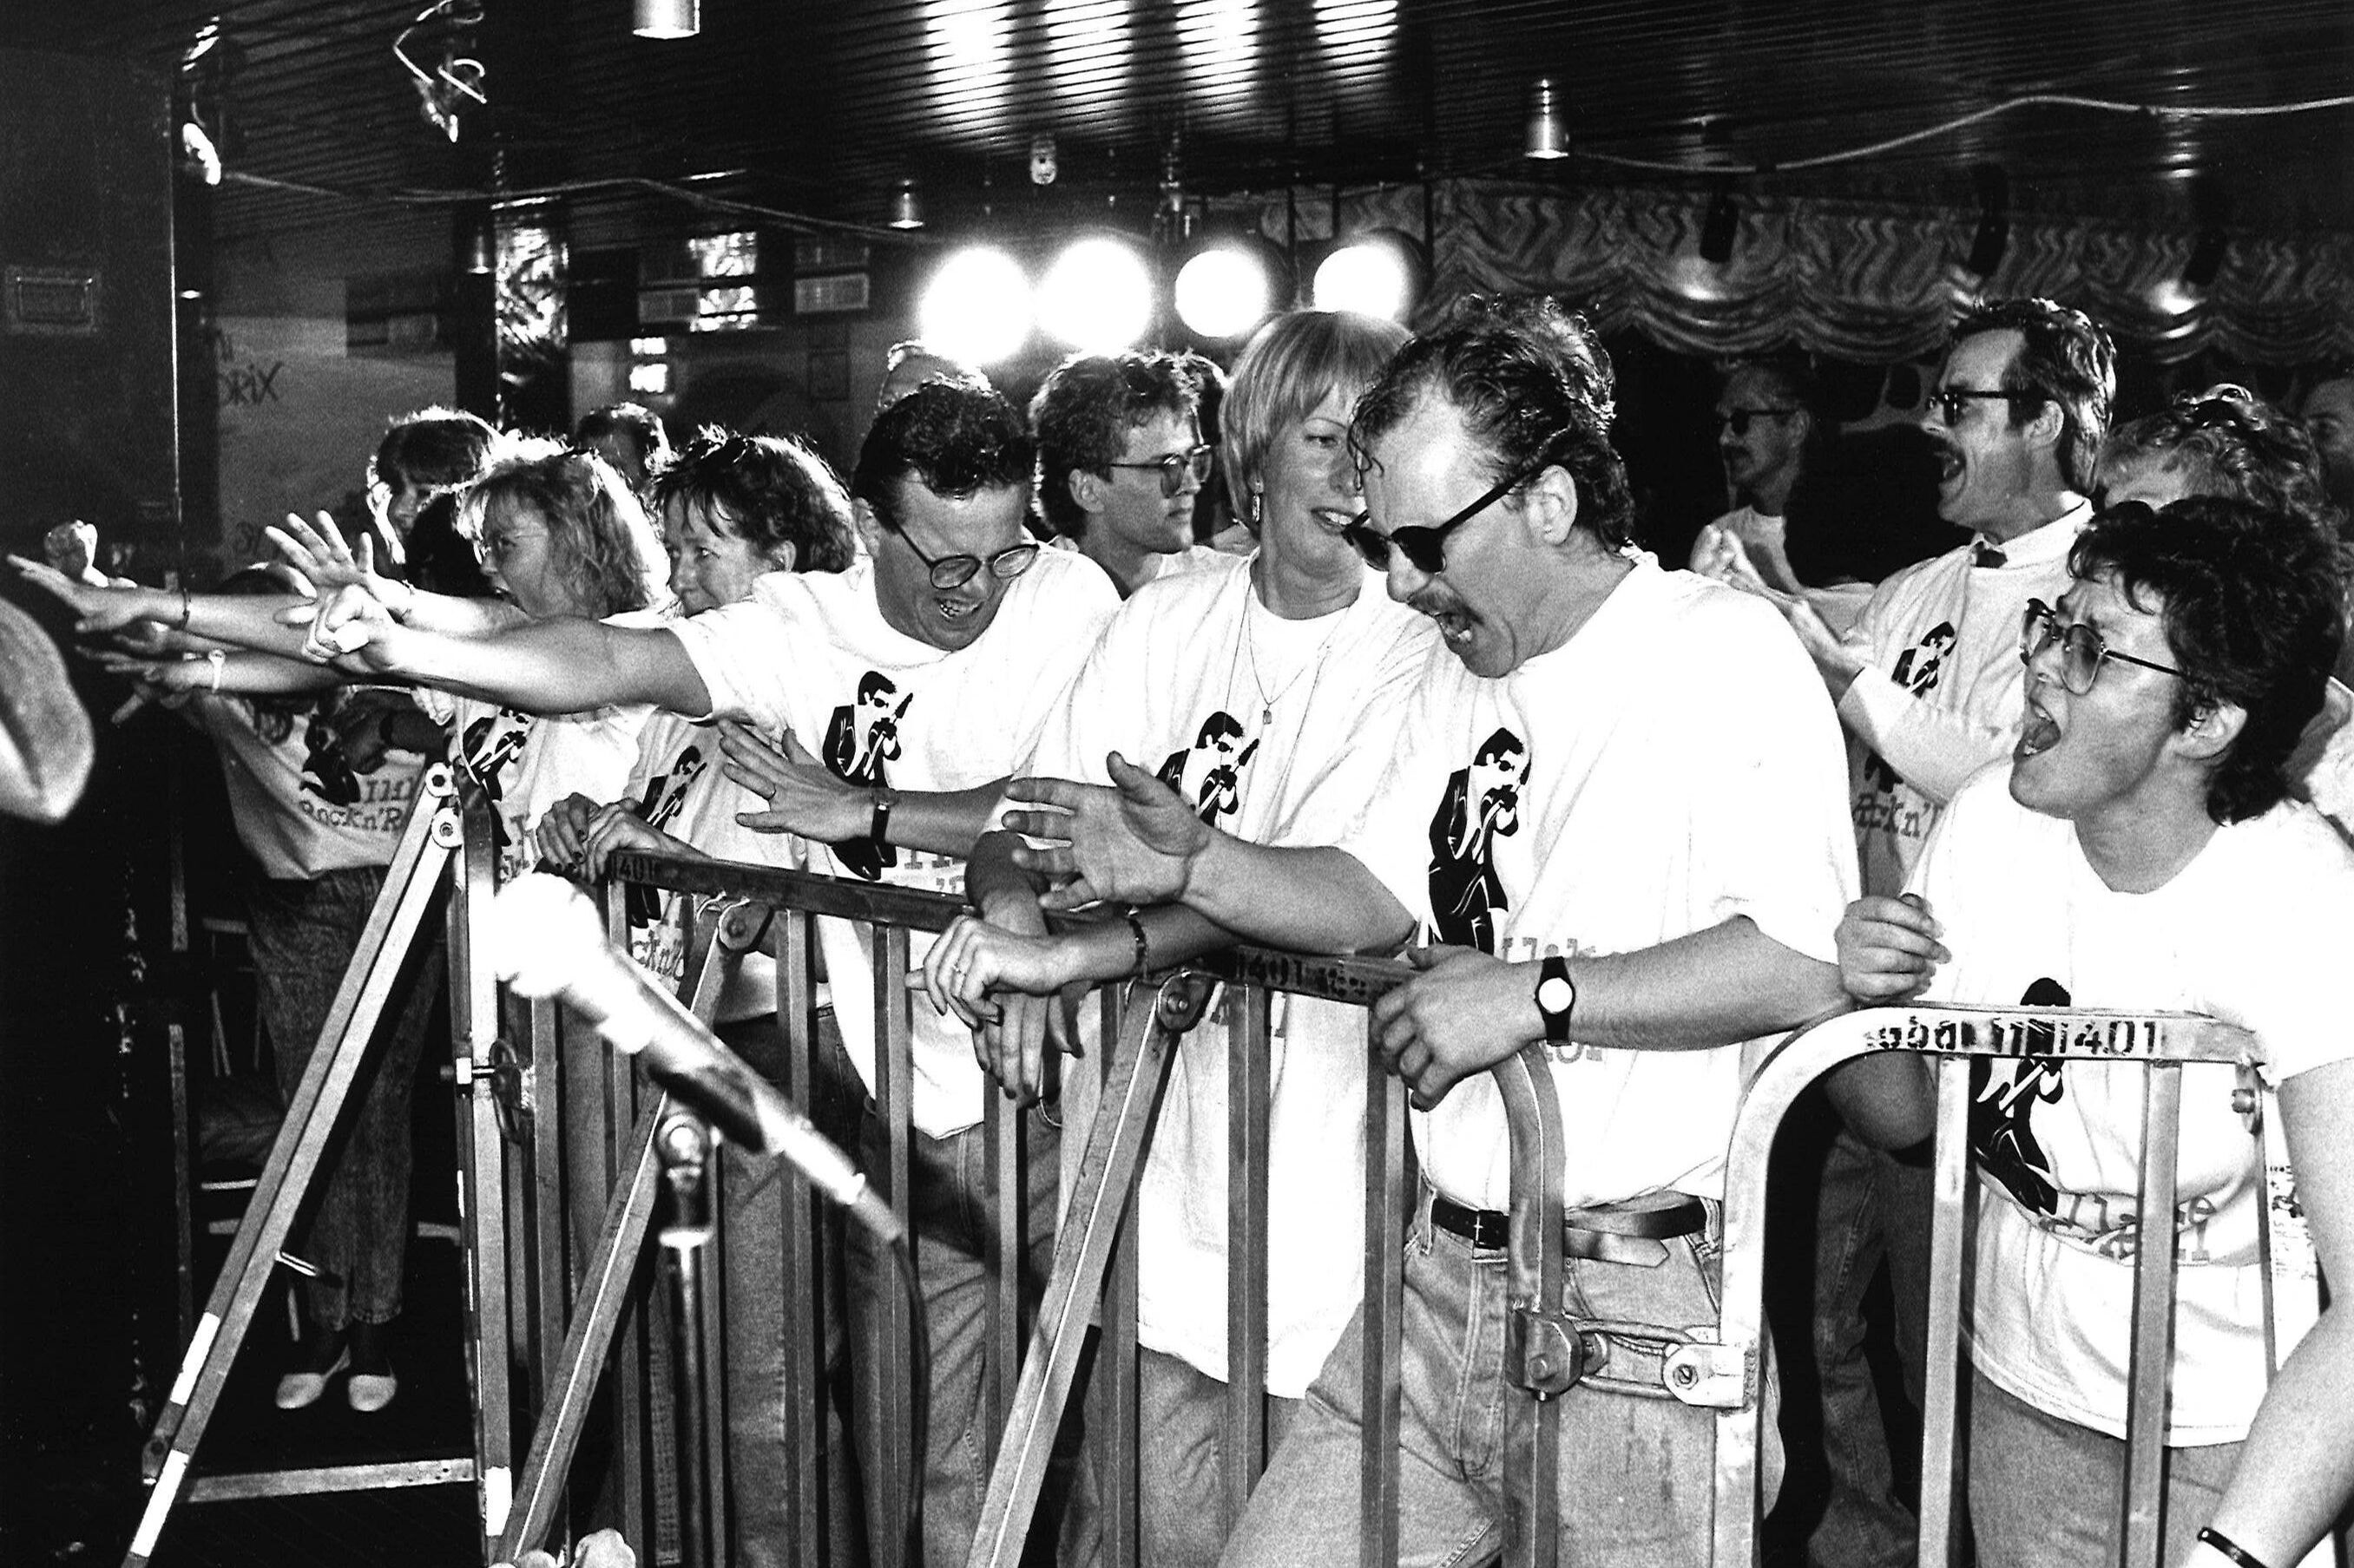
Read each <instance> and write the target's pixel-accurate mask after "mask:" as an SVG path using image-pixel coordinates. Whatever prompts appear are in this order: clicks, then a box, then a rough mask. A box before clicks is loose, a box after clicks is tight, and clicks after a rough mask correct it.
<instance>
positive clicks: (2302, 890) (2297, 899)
mask: <svg viewBox="0 0 2354 1568" xmlns="http://www.w3.org/2000/svg"><path fill="white" fill-rule="evenodd" d="M2267 825H2269V824H2267ZM2285 826H2286V831H2285V832H2283V833H2282V835H2281V842H2279V843H2278V844H2277V845H2276V846H2274V856H2275V858H2274V862H2273V864H2272V866H2271V868H2270V870H2269V872H2268V873H2267V874H2264V876H2263V877H2262V879H2261V881H2262V885H2261V886H2251V887H2250V888H2249V889H2248V890H2247V891H2248V894H2249V896H2248V898H2247V900H2246V903H2245V906H2244V907H2245V908H2246V910H2247V911H2248V912H2249V913H2248V918H2247V919H2245V920H2244V921H2243V922H2242V923H2241V927H2240V931H2239V938H2240V942H2241V948H2240V952H2239V955H2238V958H2239V963H2240V965H2241V966H2243V968H2244V970H2245V973H2246V979H2245V980H2244V982H2243V983H2242V984H2240V985H2238V986H2237V987H2235V988H2234V989H2235V990H2236V991H2238V993H2239V995H2240V997H2242V998H2243V999H2244V1001H2242V1003H2241V1007H2240V1012H2241V1014H2242V1016H2241V1018H2240V1020H2239V1022H2243V1023H2244V1024H2245V1025H2246V1026H2247V1027H2248V1028H2250V1029H2252V1030H2253V1031H2254V1032H2255V1034H2256V1038H2257V1040H2258V1041H2259V1042H2260V1043H2261V1044H2262V1045H2263V1047H2264V1068H2263V1070H2264V1077H2265V1079H2266V1080H2267V1081H2268V1082H2270V1083H2272V1084H2274V1086H2278V1085H2279V1084H2281V1083H2283V1082H2285V1080H2287V1079H2290V1078H2294V1077H2296V1075H2299V1074H2300V1073H2309V1072H2311V1071H2313V1070H2314V1069H2315V1068H2317V1067H2326V1066H2328V1065H2331V1064H2332V1063H2336V1062H2342V1061H2345V1060H2347V1059H2348V1058H2349V1057H2354V1033H2349V1032H2348V1030H2347V1027H2346V991H2345V982H2344V980H2343V979H2342V978H2341V977H2342V973H2343V970H2344V968H2345V964H2346V955H2347V954H2348V953H2349V952H2354V852H2349V850H2348V849H2347V848H2346V847H2345V845H2344V844H2343V843H2342V842H2340V841H2339V840H2338V837H2337V834H2336V832H2335V831H2334V830H2333V829H2332V828H2331V827H2330V826H2329V824H2328V823H2327V821H2323V820H2322V819H2320V818H2319V817H2318V816H2317V815H2316V816H2308V815H2306V813H2305V812H2304V811H2303V810H2298V811H2297V812H2296V820H2295V821H2293V822H2291V823H2289V824H2286V825H2285Z"/></svg>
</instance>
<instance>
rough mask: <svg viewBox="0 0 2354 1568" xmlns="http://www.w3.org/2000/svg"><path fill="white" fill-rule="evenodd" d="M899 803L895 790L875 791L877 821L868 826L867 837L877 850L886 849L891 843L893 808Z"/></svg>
mask: <svg viewBox="0 0 2354 1568" xmlns="http://www.w3.org/2000/svg"><path fill="white" fill-rule="evenodd" d="M898 803H899V797H898V795H897V793H896V792H895V791H894V790H892V789H888V788H883V789H876V790H875V820H874V821H872V822H870V823H869V824H868V825H867V829H866V836H867V838H868V839H870V840H872V841H873V842H874V844H875V848H876V849H882V848H885V846H887V845H888V844H889V843H890V842H891V838H890V832H891V808H892V807H894V806H896V805H897V804H898Z"/></svg>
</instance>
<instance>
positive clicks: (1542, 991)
mask: <svg viewBox="0 0 2354 1568" xmlns="http://www.w3.org/2000/svg"><path fill="white" fill-rule="evenodd" d="M1576 1000H1577V992H1576V991H1575V989H1574V988H1572V987H1571V985H1570V983H1569V982H1568V981H1567V980H1563V979H1562V978H1561V977H1560V976H1559V975H1551V976H1548V977H1546V979H1545V980H1543V982H1542V983H1541V984H1539V985H1538V987H1537V1005H1538V1006H1539V1007H1541V1008H1543V1009H1544V1011H1545V1012H1568V1011H1569V1009H1570V1005H1571V1004H1572V1003H1573V1002H1575V1001H1576Z"/></svg>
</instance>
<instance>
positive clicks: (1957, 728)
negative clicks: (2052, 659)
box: [1839, 665, 2025, 805]
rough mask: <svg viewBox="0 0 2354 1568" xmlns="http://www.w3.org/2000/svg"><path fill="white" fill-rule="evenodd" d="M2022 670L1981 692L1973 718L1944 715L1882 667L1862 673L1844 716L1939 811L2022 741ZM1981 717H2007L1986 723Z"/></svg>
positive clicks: (1998, 676) (1962, 712)
mask: <svg viewBox="0 0 2354 1568" xmlns="http://www.w3.org/2000/svg"><path fill="white" fill-rule="evenodd" d="M2024 678H2025V666H2023V665H2022V666H2020V667H2019V668H2017V669H2015V670H2006V671H1998V672H1996V673H1994V676H1993V679H1992V680H1991V681H1988V682H1986V683H1982V684H1981V685H1980V686H1979V687H1978V691H1977V694H1976V695H1977V698H1978V699H1979V700H1977V701H1975V702H1974V703H1973V705H1972V706H1973V708H1974V709H1975V711H1971V710H1966V709H1961V708H1941V707H1938V706H1937V705H1935V704H1933V703H1929V702H1925V701H1924V700H1923V699H1921V698H1920V697H1917V696H1914V694H1912V693H1911V692H1909V691H1907V690H1905V689H1904V688H1903V686H1900V685H1898V684H1897V683H1895V682H1894V681H1893V680H1892V679H1890V678H1889V675H1888V673H1887V672H1886V671H1885V670H1882V669H1880V668H1878V667H1877V666H1874V667H1872V668H1869V669H1866V670H1864V671H1862V672H1861V673H1859V674H1857V676H1856V678H1855V683H1853V684H1852V685H1850V686H1849V687H1848V689H1847V695H1845V696H1843V697H1841V698H1840V706H1839V711H1840V719H1841V720H1843V721H1844V722H1845V723H1846V725H1847V727H1848V728H1849V729H1850V730H1851V731H1852V732H1854V735H1855V736H1856V738H1857V739H1858V740H1861V741H1862V742H1863V743H1864V744H1865V745H1866V746H1869V747H1872V750H1874V751H1876V752H1878V753H1879V754H1880V756H1881V758H1882V760H1883V761H1885V762H1886V763H1887V764H1888V766H1889V767H1891V768H1894V769H1895V770H1896V775H1897V777H1898V778H1900V779H1903V780H1904V782H1906V783H1907V784H1910V785H1911V786H1913V788H1914V789H1918V790H1919V791H1920V792H1921V793H1922V794H1924V795H1926V796H1927V797H1929V799H1931V800H1935V801H1936V802H1938V803H1939V804H1940V805H1942V804H1944V803H1945V802H1946V801H1947V800H1952V799H1953V798H1954V792H1955V791H1956V790H1957V789H1960V788H1961V787H1962V785H1963V784H1964V783H1965V782H1966V781H1967V779H1969V777H1970V776H1971V775H1972V774H1974V773H1976V772H1978V770H1979V769H1980V768H1984V767H1986V766H1987V764H1988V763H1990V762H1999V761H2000V760H2001V759H2002V758H2004V757H2006V756H2007V755H2009V751H2010V748H2011V745H2012V743H2013V742H2014V741H2016V740H2017V739H2018V736H2019V724H2018V718H2019V712H2020V705H2019V688H2020V682H2021V681H2022V680H2023V679H2024ZM1983 714H2007V715H2010V716H2009V718H2008V719H2006V720H2005V721H2003V722H2002V723H1999V724H1989V723H1988V722H1986V721H1985V720H1984V719H1983V718H1981V717H1980V716H1978V715H1983Z"/></svg>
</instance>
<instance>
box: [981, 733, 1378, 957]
mask: <svg viewBox="0 0 2354 1568" xmlns="http://www.w3.org/2000/svg"><path fill="white" fill-rule="evenodd" d="M1109 767H1110V770H1111V779H1112V783H1111V785H1110V787H1108V788H1107V787H1105V786H1102V785H1096V784H1077V783H1073V782H1071V781H1070V780H1068V779H1015V780H1014V781H1013V784H1012V785H1011V786H1009V787H1008V789H1007V791H1006V793H1007V794H1008V796H1009V797H1011V798H1012V799H1013V800H1023V801H1028V802H1031V803H1033V804H1034V805H1036V806H1043V807H1044V808H1046V809H1045V810H1018V811H1009V812H1007V813H1006V817H1005V825H1006V827H1007V828H1008V829H1009V830H1011V831H1013V832H1017V833H1023V834H1026V835H1028V836H1030V837H1032V838H1035V839H1039V840H1042V841H1044V842H1045V847H1044V848H1036V847H1027V846H1025V847H1024V848H1023V849H1022V850H1019V851H1017V852H1015V855H1014V859H1015V861H1016V863H1019V864H1021V865H1023V867H1025V868H1027V869H1029V870H1033V871H1036V872H1039V873H1041V874H1044V875H1046V876H1048V877H1049V878H1052V879H1055V880H1056V881H1058V882H1060V883H1061V884H1062V885H1061V886H1059V887H1058V888H1057V889H1056V890H1055V893H1054V894H1052V895H1049V898H1048V904H1049V906H1052V907H1055V908H1066V909H1067V908H1075V907H1076V906H1079V905H1081V904H1085V903H1090V902H1093V901H1095V900H1097V899H1109V900H1112V901H1114V902H1117V903H1124V904H1172V903H1182V904H1184V905H1185V906H1188V907H1189V908H1192V909H1193V910H1194V911H1195V912H1197V913H1199V914H1201V915H1204V916H1207V917H1208V918H1209V919H1210V920H1212V921H1214V923H1216V924H1217V925H1219V926H1222V927H1225V928H1226V929H1227V930H1228V931H1231V932H1232V933H1234V934H1235V936H1236V937H1238V938H1242V939H1244V940H1246V941H1255V942H1265V943H1267V945H1268V946H1270V947H1279V948H1298V949H1299V950H1301V951H1303V952H1314V953H1343V952H1363V951H1369V950H1381V949H1385V948H1395V947H1397V946H1398V945H1399V944H1400V943H1402V942H1404V941H1405V939H1406V938H1407V937H1409V936H1410V935H1412V933H1413V930H1414V918H1413V916H1411V915H1409V914H1408V913H1407V912H1406V910H1405V906H1403V905H1401V904H1399V903H1398V901H1397V900H1396V899H1395V898H1394V897H1392V896H1391V895H1390V892H1389V889H1387V888H1386V887H1384V886H1383V885H1382V884H1381V882H1380V880H1379V879H1378V878H1376V877H1375V876H1374V875H1373V873H1372V872H1370V871H1368V870H1366V869H1365V867H1364V866H1363V864H1362V863H1360V862H1358V861H1357V860H1356V859H1355V858H1354V857H1353V856H1352V855H1350V854H1348V853H1345V852H1343V851H1341V850H1337V849H1330V848H1314V849H1289V848H1276V847H1272V846H1269V845H1266V844H1255V843H1250V842H1246V841H1245V840H1242V839H1238V838H1235V836H1234V835H1233V834H1231V833H1225V832H1219V831H1217V830H1216V829H1214V828H1213V827H1211V826H1210V825H1209V824H1208V823H1206V822H1204V821H1202V820H1201V819H1200V818H1198V817H1196V816H1195V815H1194V814H1193V811H1192V810H1188V809H1187V807H1186V805H1185V802H1184V800H1183V798H1182V797H1181V796H1180V795H1179V794H1178V793H1177V792H1176V791H1175V790H1173V789H1170V788H1169V786H1167V785H1166V784H1163V783H1161V780H1159V779H1156V778H1154V777H1153V776H1152V775H1151V774H1150V773H1148V772H1146V771H1145V770H1144V769H1143V768H1138V767H1136V766H1134V765H1133V764H1131V763H1130V762H1129V761H1128V760H1127V758H1123V757H1121V756H1120V755H1119V753H1118V752H1114V753H1112V754H1111V758H1110V762H1109Z"/></svg>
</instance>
